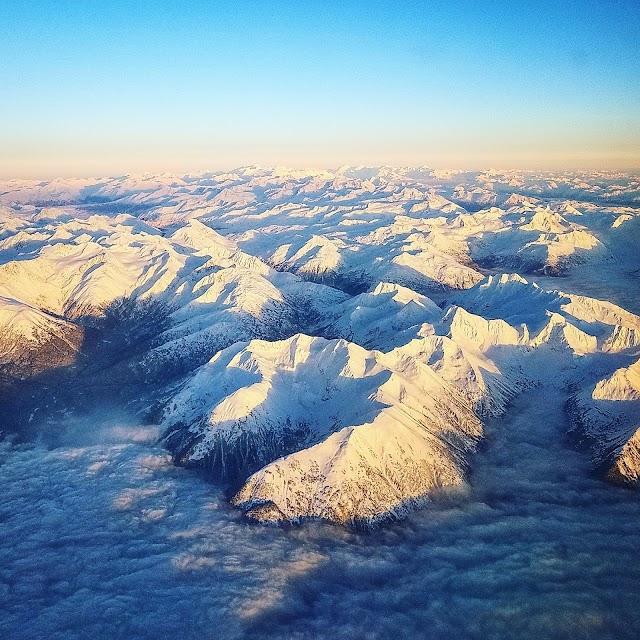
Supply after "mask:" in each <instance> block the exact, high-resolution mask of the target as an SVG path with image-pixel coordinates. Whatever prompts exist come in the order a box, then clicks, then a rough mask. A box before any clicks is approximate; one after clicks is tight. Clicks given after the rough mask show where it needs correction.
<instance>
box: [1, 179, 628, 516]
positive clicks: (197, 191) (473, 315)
mask: <svg viewBox="0 0 640 640" xmlns="http://www.w3.org/2000/svg"><path fill="white" fill-rule="evenodd" d="M638 246H640V180H639V179H638V177H636V176H632V175H626V174H619V173H618V174H608V173H594V174H591V175H585V174H579V173H565V174H550V173H522V172H515V171H510V172H501V171H493V170H492V171H486V172H481V173H470V172H457V171H447V172H443V171H431V170H430V169H428V168H426V167H419V168H392V167H378V168H368V167H341V168H339V169H337V170H317V171H313V170H287V169H283V168H276V169H267V168H262V167H244V168H239V169H236V170H233V171H230V172H204V173H200V174H193V175H183V176H175V175H167V174H162V175H141V176H127V177H122V178H107V179H82V180H62V179H58V180H53V181H50V182H37V181H24V180H12V181H7V182H3V183H0V329H1V334H0V382H1V387H0V393H1V394H2V396H0V405H2V406H1V408H2V410H3V411H4V414H5V416H7V425H8V426H7V427H6V429H7V430H8V431H12V430H13V431H15V432H16V433H18V434H21V433H24V432H25V431H26V430H27V429H29V430H32V429H35V428H36V427H37V425H38V424H40V423H39V422H38V421H40V422H41V423H42V424H48V422H47V416H50V415H51V413H52V412H54V411H57V412H60V413H61V414H63V415H67V414H69V413H72V412H73V411H75V410H79V408H83V409H86V408H87V407H89V406H94V407H95V406H99V404H100V403H101V402H105V401H110V402H112V403H121V404H123V405H126V406H127V407H133V409H134V410H135V411H137V412H138V413H140V415H143V416H145V419H148V420H154V421H156V422H160V424H161V427H162V430H163V433H164V436H163V440H162V441H163V442H164V444H165V445H166V446H167V447H168V448H169V449H170V450H171V452H172V453H173V455H174V459H175V461H176V462H177V463H178V464H182V465H185V466H189V467H202V468H204V469H206V470H207V472H208V473H209V474H210V476H211V477H212V478H213V479H214V480H215V481H216V482H219V483H222V485H223V486H224V487H225V488H226V489H227V490H228V493H229V497H230V499H231V500H232V501H233V503H234V504H236V505H238V506H239V507H240V508H241V509H242V510H243V511H244V512H245V513H246V514H247V515H248V516H250V517H252V518H255V519H258V520H260V521H282V520H300V519H304V518H320V519H325V520H331V521H337V522H343V523H347V522H348V523H354V524H358V525H363V526H369V525H372V524H374V523H377V522H379V521H381V520H384V519H386V518H391V517H400V516H402V515H404V514H405V513H407V511H408V510H409V509H410V508H413V507H415V506H416V505H418V504H421V503H422V502H424V501H425V500H427V499H428V498H429V496H430V495H432V493H433V492H434V491H439V490H441V489H442V488H443V487H447V486H451V487H459V486H461V485H463V484H464V483H465V482H466V481H467V477H468V476H467V469H468V466H469V465H470V463H471V462H472V458H471V456H472V452H473V451H474V449H475V446H476V443H477V441H478V440H479V439H480V438H482V437H483V433H484V431H483V421H484V419H485V417H486V416H488V415H493V414H497V413H500V412H503V411H505V410H506V411H508V410H509V401H510V399H511V398H512V397H513V396H514V395H515V394H516V393H518V392H519V390H521V389H522V388H523V387H525V386H530V385H535V384H537V383H539V382H540V381H544V382H545V383H549V381H550V380H553V381H555V384H557V385H558V386H560V387H563V388H565V389H566V390H567V392H569V393H570V394H571V398H572V399H571V402H570V406H569V413H570V415H571V424H570V431H571V433H572V435H573V436H574V437H575V439H576V440H577V441H579V442H581V443H582V444H586V445H587V449H588V451H589V452H590V453H591V456H592V459H593V465H594V468H595V469H597V470H598V471H599V472H600V473H601V474H602V477H604V478H608V479H610V480H613V481H616V482H623V483H626V484H630V485H635V484H638V477H640V454H639V451H640V435H638V434H639V433H640V432H639V429H640V422H639V420H638V415H639V412H640V408H639V403H640V385H639V382H638V381H639V379H640V378H639V375H640V374H639V372H638V358H639V357H640V317H638V315H635V314H636V313H638V312H640V287H638V284H637V277H638V273H640V254H639V252H638V251H637V247H638ZM65 412H67V413H66V414H65ZM532 428H535V425H532Z"/></svg>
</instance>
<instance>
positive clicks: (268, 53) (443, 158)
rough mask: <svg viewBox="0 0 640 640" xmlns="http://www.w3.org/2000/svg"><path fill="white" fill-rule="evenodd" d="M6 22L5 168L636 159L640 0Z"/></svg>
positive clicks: (90, 11)
mask: <svg viewBox="0 0 640 640" xmlns="http://www.w3.org/2000/svg"><path fill="white" fill-rule="evenodd" d="M0 25H2V26H1V27H0V28H1V29H2V37H1V38H0V144H1V145H2V147H4V148H0V174H1V175H3V176H5V177H9V176H14V175H16V176H17V175H19V176H37V177H49V176H52V175H94V174H99V173H103V174H104V173H110V174H114V173H123V172H127V171H139V170H145V169H148V170H150V171H159V170H169V171H188V170H196V169H199V168H225V167H232V166H235V165H238V164H249V163H259V164H286V165H291V166H310V165H312V166H336V165H339V164H342V163H351V164H355V163H363V164H383V163H388V164H428V165H431V166H435V167H443V166H460V167H468V168H474V167H486V166H501V167H511V166H513V167H521V168H528V167H532V168H535V167H549V168H556V167H567V168H577V167H602V168H612V167H616V168H617V167H620V168H640V9H639V8H638V5H637V2H633V1H628V0H607V2H595V1H593V0H582V1H581V2H576V1H573V0H565V1H562V2H561V1H559V0H556V1H554V2H551V1H548V0H543V1H541V2H537V3H533V2H519V1H517V0H516V1H513V2H490V1H485V2H471V1H460V0H449V1H440V0H437V1H435V2H429V1H426V0H423V1H422V2H414V1H406V2H378V1H377V0H376V1H372V2H366V3H365V2H353V1H350V0H343V1H342V2H333V1H329V2H323V3H319V2H317V3H316V2H293V1H286V2H276V1H272V2H263V1H256V0H247V1H244V2H213V1H210V2H204V1H200V0H195V1H192V2H184V3H179V2H175V1H169V0H155V1H149V2H139V1H122V2H97V1H95V0H85V1H83V2H71V1H67V0H60V1H58V2H42V1H40V2H38V1H35V2H29V3H27V2H22V1H18V2H12V3H2V7H1V8H0Z"/></svg>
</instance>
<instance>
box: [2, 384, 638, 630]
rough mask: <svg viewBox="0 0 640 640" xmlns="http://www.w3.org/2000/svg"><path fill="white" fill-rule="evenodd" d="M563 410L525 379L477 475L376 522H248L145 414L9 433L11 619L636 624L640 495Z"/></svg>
mask: <svg viewBox="0 0 640 640" xmlns="http://www.w3.org/2000/svg"><path fill="white" fill-rule="evenodd" d="M564 421H565V416H564V413H563V398H562V397H561V396H560V395H559V394H557V395H553V393H551V391H550V390H549V389H534V390H531V391H528V392H525V393H524V394H523V395H522V396H520V397H519V398H517V399H516V401H515V402H514V406H513V407H512V409H511V410H510V412H509V414H508V416H507V417H506V418H503V419H501V420H496V421H495V422H494V423H493V425H490V429H489V436H488V440H487V443H486V445H485V447H484V451H482V452H481V453H479V454H478V455H477V456H476V458H475V460H474V469H473V473H472V475H471V478H470V486H471V488H469V489H468V490H467V491H466V492H461V493H458V494H448V495H443V496H442V497H441V498H440V499H439V500H437V501H436V502H434V503H433V505H432V506H430V507H429V508H427V509H425V510H422V511H420V512H419V513H416V514H414V515H413V516H412V517H411V518H410V519H409V520H407V521H404V522H402V523H400V524H397V525H392V526H388V527H385V528H383V529H381V530H379V531H374V532H372V533H367V534H363V533H355V532H350V531H347V530H345V529H342V528H339V527H333V526H326V525H319V524H318V525H316V524H308V525H305V526H301V527H284V528H280V527H262V526H257V525H251V524H248V523H247V522H246V521H244V520H243V519H242V517H241V516H240V515H239V514H238V513H237V512H236V511H235V510H233V509H232V508H230V507H228V506H227V503H226V502H225V500H224V497H223V496H222V495H221V494H220V493H219V492H218V491H217V490H216V488H215V487H212V486H211V485H210V484H208V483H206V482H205V481H204V480H203V479H202V478H201V477H199V476H198V475H197V474H194V473H191V472H188V471H185V470H183V469H179V468H176V467H174V466H173V465H172V464H171V462H170V460H169V458H168V456H167V454H166V452H165V451H164V450H162V449H160V448H158V447H156V446H155V445H154V444H153V439H154V437H155V432H154V430H153V429H152V428H149V427H140V428H136V427H131V426H120V427H118V425H115V426H114V425H110V426H109V427H108V428H105V429H104V430H102V434H103V437H100V438H96V437H95V434H94V436H92V438H91V440H90V441H89V440H87V441H86V443H85V444H84V445H83V443H82V437H81V436H80V435H78V434H80V433H81V430H80V429H79V428H78V425H77V424H74V427H73V430H72V436H70V438H69V440H68V442H72V443H73V446H71V445H69V444H67V445H66V446H61V447H59V448H56V449H51V450H47V449H46V448H44V447H41V446H32V445H30V446H25V447H12V446H10V445H9V444H7V443H4V444H3V445H2V452H1V464H0V483H1V486H2V488H3V491H2V496H1V497H0V603H1V606H0V611H1V613H0V636H2V637H6V638H44V637H46V638H52V639H53V638H65V639H67V638H87V637H96V638H231V639H234V638H238V639H239V638H249V637H250V638H300V639H302V638H314V639H315V638H372V639H374V638H388V637H395V638H450V637H457V638H505V639H507V638H515V637H517V638H536V639H539V638H598V639H600V638H635V637H637V636H638V634H639V633H640V593H639V592H638V588H637V585H638V584H640V565H639V564H638V562H637V549H638V543H639V542H640V530H639V529H638V522H639V521H640V520H639V518H640V497H639V496H638V494H637V493H636V492H632V491H628V490H624V489H620V488H617V487H611V486H608V485H605V484H604V483H602V482H600V481H598V480H596V479H592V478H589V475H588V467H587V464H588V461H587V460H586V459H585V456H583V455H581V454H578V453H575V452H573V451H572V449H571V448H570V447H569V445H568V443H567V442H566V441H565V440H564V436H563V435H562V434H563V433H565V432H566V429H565V424H564ZM92 428H95V425H94V424H93V425H92ZM78 445H79V446H78Z"/></svg>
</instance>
